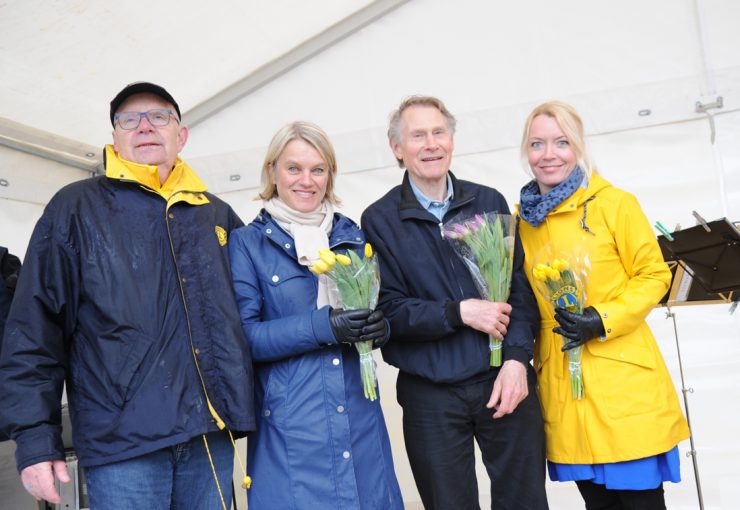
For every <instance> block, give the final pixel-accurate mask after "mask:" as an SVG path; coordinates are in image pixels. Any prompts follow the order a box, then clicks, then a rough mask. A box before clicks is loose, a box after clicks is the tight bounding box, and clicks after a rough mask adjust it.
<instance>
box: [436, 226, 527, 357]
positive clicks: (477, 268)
mask: <svg viewBox="0 0 740 510" xmlns="http://www.w3.org/2000/svg"><path fill="white" fill-rule="evenodd" d="M442 236H443V237H445V238H446V239H448V240H449V241H450V243H452V246H453V248H454V250H455V253H457V254H458V255H459V256H460V258H461V259H462V260H463V262H464V263H465V266H466V267H467V268H468V271H470V274H471V276H472V277H473V281H474V282H475V286H476V287H477V288H478V292H479V293H480V295H481V297H482V298H483V299H487V300H489V301H495V302H502V303H505V302H506V301H508V299H509V292H510V290H511V275H512V270H513V266H514V241H515V237H516V217H515V216H512V215H509V214H497V213H490V212H489V213H482V214H476V215H474V216H470V217H455V218H453V219H451V220H450V221H448V222H447V223H445V224H444V225H443V227H442ZM488 338H489V348H490V352H491V354H490V360H489V361H490V365H491V366H492V367H499V366H501V361H502V352H501V350H502V341H501V340H499V339H497V338H496V337H494V336H493V335H490V336H489V337H488Z"/></svg>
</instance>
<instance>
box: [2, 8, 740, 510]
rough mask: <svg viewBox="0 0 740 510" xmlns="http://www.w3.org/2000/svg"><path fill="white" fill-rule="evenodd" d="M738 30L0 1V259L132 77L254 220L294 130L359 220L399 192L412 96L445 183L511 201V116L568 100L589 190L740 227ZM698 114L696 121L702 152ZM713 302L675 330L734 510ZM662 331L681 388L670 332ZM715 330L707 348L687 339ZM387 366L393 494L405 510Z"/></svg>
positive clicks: (606, 20) (716, 21) (729, 377)
mask: <svg viewBox="0 0 740 510" xmlns="http://www.w3.org/2000/svg"><path fill="white" fill-rule="evenodd" d="M738 22H740V1H737V0H652V1H650V2H645V1H644V0H623V1H621V2H613V1H608V0H591V1H585V0H561V1H559V2H550V1H548V0H522V1H520V2H503V1H500V0H490V1H486V0H457V1H456V2H448V1H445V0H393V1H392V0H380V1H368V0H321V1H320V2H305V1H300V0H272V1H270V2H266V1H262V2H258V1H255V0H251V1H250V0H243V1H238V0H214V1H213V2H207V3H206V2H187V1H186V2H177V1H174V0H160V1H157V2H152V1H145V0H129V1H127V2H113V1H92V0H66V1H61V0H45V1H42V0H0V244H3V245H6V246H9V247H10V248H11V251H13V252H14V253H18V254H23V253H24V251H25V249H26V243H27V240H28V238H29V236H30V233H31V229H32V227H33V224H34V223H35V221H36V220H37V219H38V217H39V216H40V214H41V211H42V209H43V206H44V204H45V203H46V202H47V201H48V199H49V198H50V197H51V195H52V194H53V193H54V192H55V191H56V190H58V189H59V188H60V187H61V186H63V185H64V184H66V183H69V182H72V181H74V180H78V179H82V178H85V177H87V176H88V175H90V171H94V170H95V168H96V167H97V166H98V165H99V162H100V153H101V149H102V146H103V145H104V144H105V143H107V142H108V141H109V139H110V124H109V120H108V102H109V101H110V99H111V98H112V97H113V96H114V95H115V93H116V92H118V90H120V89H121V88H122V86H123V85H125V84H126V83H129V82H132V81H137V80H149V81H154V82H157V83H161V84H162V85H164V86H165V87H166V88H167V89H168V90H170V92H172V93H173V95H174V96H175V97H176V98H177V99H178V102H179V103H180V106H181V109H182V110H183V112H184V122H185V123H186V124H189V125H190V138H189V141H188V145H187V147H186V148H185V150H184V152H183V157H184V158H185V159H186V160H187V161H188V162H189V163H190V164H191V165H192V166H193V167H194V168H195V169H196V170H197V171H198V173H199V174H200V175H201V176H202V177H203V179H204V180H205V181H206V183H207V184H208V185H209V187H210V188H211V190H212V191H214V192H216V193H219V194H220V195H221V196H222V197H223V198H224V199H226V200H227V201H229V202H230V203H231V204H232V206H233V207H234V208H235V209H236V211H237V212H238V213H239V214H240V215H241V216H242V218H243V219H244V220H245V221H248V220H249V219H250V218H251V217H252V216H253V215H254V214H255V212H256V211H257V210H258V209H259V203H258V202H254V201H253V200H252V199H253V198H254V196H255V195H256V188H257V186H258V182H259V167H260V164H261V160H262V156H263V153H264V149H265V147H266V145H267V143H268V142H269V139H270V137H271V136H272V134H273V133H274V132H275V131H276V129H277V128H278V127H280V126H281V125H283V124H284V123H286V122H288V121H291V120H296V119H306V120H312V121H314V122H316V123H318V124H319V125H321V126H322V127H324V128H325V129H326V130H327V131H328V132H329V134H330V135H331V137H332V140H333V141H334V143H335V147H336V149H337V153H338V159H339V167H340V177H339V179H338V184H337V187H338V192H339V194H340V197H342V198H343V199H344V204H345V212H346V213H347V214H348V215H349V216H351V217H353V218H355V219H359V216H360V213H361V212H362V210H363V209H364V208H365V207H366V206H367V205H368V204H369V203H370V202H372V201H373V200H374V199H375V198H377V197H379V196H380V195H381V194H383V193H384V192H385V191H386V190H387V189H388V188H390V187H391V186H392V185H394V184H396V183H397V182H398V181H399V180H400V177H401V174H400V172H399V170H398V169H397V168H396V167H395V166H394V165H395V163H394V159H393V157H392V155H391V153H390V151H389V150H388V148H387V142H386V139H385V128H386V121H387V115H388V112H389V111H390V110H391V109H392V108H393V107H394V106H395V105H397V104H398V102H399V101H400V99H401V98H402V97H404V96H406V95H409V94H413V93H425V94H433V95H437V96H439V97H441V98H442V99H443V100H445V102H446V103H447V106H448V107H449V108H450V110H451V111H453V112H454V113H455V114H456V116H457V117H458V133H457V135H456V137H455V144H456V145H455V158H454V160H453V169H454V170H455V171H456V173H457V174H458V175H460V176H462V177H464V178H467V179H471V180H476V181H479V182H482V183H485V184H488V185H492V186H494V187H497V188H498V189H500V190H501V191H502V192H503V193H504V194H505V196H506V197H507V199H508V200H509V201H510V203H515V202H516V201H517V196H518V189H519V188H520V187H521V185H522V184H523V183H524V182H525V181H526V180H527V176H526V175H525V174H524V173H523V171H522V170H521V167H520V164H519V157H518V149H517V146H518V141H519V137H520V131H521V127H522V123H523V121H524V118H525V117H526V115H527V113H528V112H529V110H530V109H531V107H532V106H534V105H535V104H537V103H539V102H541V101H543V100H547V99H552V98H559V99H565V100H567V101H569V102H571V103H573V104H574V105H575V106H576V107H577V109H578V110H579V111H580V112H581V114H582V115H583V117H584V119H585V121H586V125H587V130H588V133H589V135H590V136H589V143H590V145H591V150H592V152H593V154H594V156H595V159H596V160H597V162H598V163H599V167H600V169H601V171H602V173H603V174H604V175H605V176H606V177H607V178H608V179H610V180H611V181H613V182H614V183H615V184H617V185H619V186H621V187H623V188H625V189H627V190H629V191H631V192H633V193H635V194H636V195H637V197H638V199H640V201H641V203H642V205H643V207H644V209H645V211H646V213H647V214H648V217H649V218H650V219H651V220H652V221H655V220H660V221H661V222H663V223H664V224H666V225H667V226H669V227H673V226H674V225H676V224H678V223H680V224H682V225H684V227H688V226H691V225H692V224H693V223H694V218H693V216H692V214H691V212H692V210H697V211H699V212H700V213H701V214H702V215H704V216H705V217H706V218H707V219H708V220H711V219H717V218H720V217H723V216H726V217H728V218H729V219H731V220H740V30H738ZM720 97H721V98H722V106H721V107H712V105H713V104H714V103H716V102H717V101H718V99H719V98H720ZM697 103H699V104H700V105H707V106H708V112H709V113H710V114H711V121H712V123H713V124H714V129H715V135H716V139H715V141H714V143H712V142H711V141H710V135H711V124H712V123H710V117H709V116H708V115H707V114H705V113H701V112H697V110H696V106H697ZM88 154H92V156H89V155H88ZM719 306H720V305H712V306H709V307H691V310H690V311H687V312H683V310H684V309H682V311H681V312H679V314H681V313H683V314H684V315H685V316H687V317H688V318H689V319H688V324H687V325H685V326H684V327H685V328H687V329H688V330H689V331H692V337H693V338H692V340H694V341H696V338H698V337H706V336H707V335H708V334H710V333H707V331H711V335H712V336H711V339H712V342H713V343H712V347H711V350H708V349H703V348H701V347H700V346H698V345H696V344H692V345H691V347H690V350H691V349H692V348H693V349H694V350H693V351H691V356H690V360H689V364H690V367H689V370H688V373H689V376H691V375H693V376H695V377H697V378H698V382H699V386H701V385H704V392H703V393H701V391H699V394H698V395H697V396H696V397H695V398H696V399H697V400H699V401H698V403H697V406H698V407H699V409H700V412H699V413H695V414H696V416H695V418H694V419H695V420H696V421H699V428H700V430H702V423H703V424H704V429H703V430H707V433H706V434H705V436H704V437H701V439H702V441H703V445H702V444H700V447H702V448H701V451H700V453H701V454H702V455H703V456H704V458H703V461H704V462H705V463H706V464H705V465H707V467H706V468H705V469H707V471H708V473H709V475H704V478H703V479H702V481H703V482H704V483H705V484H706V485H708V486H709V487H710V489H709V490H707V491H706V493H705V495H704V497H705V500H707V502H708V505H707V508H733V503H736V501H738V500H740V476H738V475H737V468H736V463H737V459H738V458H740V448H738V447H737V446H732V447H728V448H725V447H724V446H725V442H727V443H729V442H732V443H734V444H736V438H735V437H734V434H732V433H731V432H730V425H727V426H726V427H725V428H722V427H720V428H713V429H711V431H710V430H708V427H707V426H706V424H708V423H710V421H711V420H715V419H716V420H720V419H721V418H720V417H723V416H724V412H723V411H721V410H720V407H727V406H728V405H730V404H728V402H737V400H738V398H740V376H737V375H733V374H735V373H736V366H737V362H738V361H739V360H740V352H739V350H740V347H738V346H740V342H738V340H740V338H738V336H739V333H738V331H740V326H739V324H738V318H737V315H740V314H736V315H734V316H731V315H728V314H726V313H725V309H724V308H722V311H721V312H720V311H718V310H719V308H718V307H719ZM686 310H688V308H687V309H686ZM656 314H657V315H656V317H651V325H652V326H653V327H654V328H655V329H656V330H658V331H661V332H662V333H663V336H662V337H661V347H662V348H663V349H664V353H665V355H666V358H667V361H668V364H669V366H672V367H673V370H674V375H675V374H676V372H675V359H674V357H673V355H672V353H673V352H674V350H675V348H674V346H673V344H672V343H671V342H672V330H670V329H666V328H665V326H663V323H664V321H663V320H662V316H660V313H659V312H656ZM706 317H710V318H711V319H712V321H713V322H714V326H713V329H711V330H707V329H703V328H702V327H700V326H699V325H700V324H703V321H704V320H705V318H706ZM691 368H693V369H694V372H693V373H692V371H691ZM384 369H386V370H388V371H389V372H388V374H391V375H390V377H389V380H388V381H386V383H385V387H384V396H383V398H384V399H385V400H384V407H385V408H386V409H387V417H388V421H389V425H390V426H391V429H392V434H395V435H394V437H393V439H394V448H395V447H398V452H397V455H396V457H397V459H396V462H397V464H398V465H399V477H401V479H402V485H403V489H404V495H405V496H406V497H407V499H408V501H410V502H413V501H414V498H416V497H417V496H416V495H415V492H414V491H415V489H414V488H413V484H412V482H411V481H410V474H409V472H408V467H407V464H405V456H404V453H403V445H402V443H401V441H400V439H399V437H400V436H399V434H400V432H399V431H396V432H393V429H394V427H395V428H396V429H397V428H398V423H397V422H398V420H400V418H399V411H398V408H397V406H395V402H394V395H393V384H392V383H393V378H392V371H390V370H391V369H389V368H387V367H385V366H384ZM731 406H732V407H733V408H734V409H735V410H734V411H733V413H734V414H732V415H731V416H732V419H733V420H737V419H738V418H739V417H740V414H739V413H738V412H737V409H736V408H737V406H736V405H731ZM702 415H703V416H702ZM735 428H736V427H735ZM732 430H734V428H733V429H732ZM682 449H683V451H685V450H686V448H685V447H684V445H682ZM729 459H734V461H732V462H730V460H729ZM690 464H691V463H690V461H689V460H686V462H684V466H683V474H684V478H685V480H686V481H685V482H684V483H683V484H681V485H680V486H668V487H667V491H669V496H671V497H672V498H673V499H672V500H671V503H672V504H670V505H669V506H670V507H671V508H695V507H696V496H695V493H694V492H693V491H695V489H694V487H693V475H692V473H691V467H690ZM483 487H484V486H483ZM483 487H482V493H485V492H486V490H487V489H485V488H483ZM551 490H552V491H553V493H555V494H558V493H565V492H567V493H568V494H569V496H571V497H572V493H573V492H574V491H575V489H574V488H573V487H565V488H563V485H562V484H561V485H558V486H555V487H553V488H551ZM566 498H567V497H566ZM577 500H578V499H577V495H576V499H569V500H568V499H565V500H564V501H577ZM553 507H554V508H569V507H568V506H567V504H563V506H557V505H555V506H553Z"/></svg>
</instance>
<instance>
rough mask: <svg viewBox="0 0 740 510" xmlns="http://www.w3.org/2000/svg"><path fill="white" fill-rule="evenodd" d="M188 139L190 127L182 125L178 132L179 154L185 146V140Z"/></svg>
mask: <svg viewBox="0 0 740 510" xmlns="http://www.w3.org/2000/svg"><path fill="white" fill-rule="evenodd" d="M187 141H188V127H187V126H180V130H179V131H178V133H177V153H178V154H179V153H180V151H181V150H182V148H183V147H185V142H187Z"/></svg>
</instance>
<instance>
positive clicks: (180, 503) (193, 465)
mask: <svg viewBox="0 0 740 510" xmlns="http://www.w3.org/2000/svg"><path fill="white" fill-rule="evenodd" d="M206 439H208V448H209V449H210V451H211V458H212V459H213V464H214V467H215V468H216V473H217V475H218V483H219V484H220V486H221V493H222V494H223V498H224V501H225V503H226V508H227V509H228V508H231V494H232V493H231V480H232V476H233V469H234V448H233V446H232V444H231V440H230V439H229V435H228V432H212V433H210V434H207V435H206ZM85 476H86V478H87V489H88V495H89V498H90V509H91V510H143V509H146V510H191V509H192V510H195V509H198V510H222V509H223V505H222V504H221V497H220V496H219V493H218V489H217V487H216V481H215V480H214V479H213V471H212V470H211V463H210V461H209V460H208V454H207V452H206V449H205V444H204V443H203V437H202V436H196V437H194V438H193V439H191V440H190V441H187V442H185V443H180V444H177V445H174V446H171V447H168V448H163V449H161V450H157V451H155V452H152V453H148V454H146V455H142V456H140V457H136V458H133V459H128V460H124V461H121V462H115V463H113V464H106V465H103V466H95V467H89V468H86V469H85Z"/></svg>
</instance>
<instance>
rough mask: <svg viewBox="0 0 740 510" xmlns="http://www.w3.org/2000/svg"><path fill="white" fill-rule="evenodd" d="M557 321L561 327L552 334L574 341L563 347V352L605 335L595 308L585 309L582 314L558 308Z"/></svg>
mask: <svg viewBox="0 0 740 510" xmlns="http://www.w3.org/2000/svg"><path fill="white" fill-rule="evenodd" d="M555 320H556V321H558V324H560V325H559V326H556V327H554V328H552V332H553V333H557V334H558V335H563V336H564V337H566V338H569V339H571V340H573V341H572V342H568V343H567V344H565V345H564V346H563V348H562V350H563V351H567V350H568V349H572V348H574V347H578V346H579V345H583V344H585V343H586V342H588V341H589V340H591V339H592V338H598V337H600V336H604V334H605V333H604V323H603V322H601V317H599V312H597V311H596V310H595V309H594V307H593V306H589V307H587V308H586V309H584V310H583V313H582V314H580V313H573V312H569V311H568V310H566V309H565V308H556V309H555Z"/></svg>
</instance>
